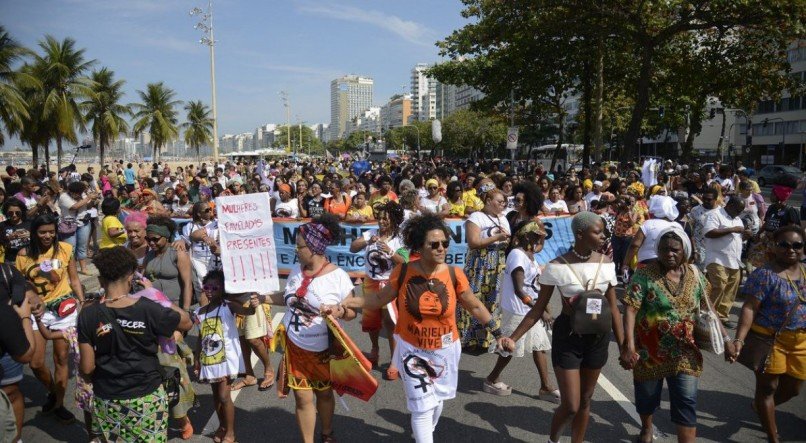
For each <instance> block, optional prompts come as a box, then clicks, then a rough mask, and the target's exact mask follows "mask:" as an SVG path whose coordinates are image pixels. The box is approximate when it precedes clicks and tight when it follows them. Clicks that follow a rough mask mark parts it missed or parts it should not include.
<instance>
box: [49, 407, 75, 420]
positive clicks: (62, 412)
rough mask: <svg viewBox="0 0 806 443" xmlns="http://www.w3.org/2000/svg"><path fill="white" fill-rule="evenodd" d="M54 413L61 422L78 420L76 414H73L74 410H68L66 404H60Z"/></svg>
mask: <svg viewBox="0 0 806 443" xmlns="http://www.w3.org/2000/svg"><path fill="white" fill-rule="evenodd" d="M53 415H54V416H56V418H58V419H59V421H60V422H62V423H65V424H67V423H72V422H74V421H76V416H75V415H73V413H72V412H70V411H68V410H67V408H65V407H64V406H59V407H58V408H56V409H54V410H53Z"/></svg>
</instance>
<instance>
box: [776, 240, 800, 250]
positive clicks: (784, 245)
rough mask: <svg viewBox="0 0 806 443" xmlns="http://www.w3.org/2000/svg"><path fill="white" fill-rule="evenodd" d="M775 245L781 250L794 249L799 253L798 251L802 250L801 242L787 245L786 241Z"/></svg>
mask: <svg viewBox="0 0 806 443" xmlns="http://www.w3.org/2000/svg"><path fill="white" fill-rule="evenodd" d="M777 245H778V247H779V248H782V249H794V250H796V251H799V250H801V249H803V242H802V241H797V242H795V243H789V242H788V241H779V242H778V243H777Z"/></svg>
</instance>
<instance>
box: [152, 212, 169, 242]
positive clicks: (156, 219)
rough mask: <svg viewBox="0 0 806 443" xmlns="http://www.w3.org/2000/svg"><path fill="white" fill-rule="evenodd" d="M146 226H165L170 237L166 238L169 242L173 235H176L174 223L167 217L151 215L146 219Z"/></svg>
mask: <svg viewBox="0 0 806 443" xmlns="http://www.w3.org/2000/svg"><path fill="white" fill-rule="evenodd" d="M146 224H149V225H157V226H165V227H166V228H168V232H169V233H170V234H171V236H170V237H169V238H168V239H169V240H170V239H172V238H174V234H176V222H174V221H173V220H171V217H167V216H164V215H152V216H150V217H148V221H147V222H146Z"/></svg>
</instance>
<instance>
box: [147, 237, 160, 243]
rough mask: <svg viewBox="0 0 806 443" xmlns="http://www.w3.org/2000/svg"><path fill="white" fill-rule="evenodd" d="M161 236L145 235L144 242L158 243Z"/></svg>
mask: <svg viewBox="0 0 806 443" xmlns="http://www.w3.org/2000/svg"><path fill="white" fill-rule="evenodd" d="M160 240H162V237H146V243H158V242H159V241H160Z"/></svg>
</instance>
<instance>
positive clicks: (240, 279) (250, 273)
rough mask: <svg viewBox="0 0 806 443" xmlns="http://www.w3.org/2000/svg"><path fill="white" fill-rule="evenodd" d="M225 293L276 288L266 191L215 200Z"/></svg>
mask: <svg viewBox="0 0 806 443" xmlns="http://www.w3.org/2000/svg"><path fill="white" fill-rule="evenodd" d="M215 204H216V212H217V213H218V231H219V233H220V240H221V265H222V267H223V268H224V287H225V288H226V291H227V292H231V293H239V292H258V293H261V294H265V293H268V292H273V291H278V290H280V281H279V279H278V277H277V253H276V250H275V245H274V225H273V224H272V219H271V205H270V203H269V194H268V193H266V192H263V193H260V194H246V195H231V196H224V197H218V198H216V199H215Z"/></svg>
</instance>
